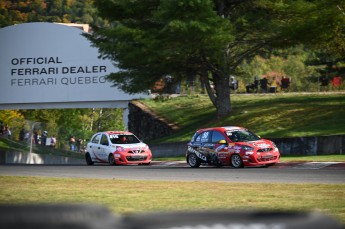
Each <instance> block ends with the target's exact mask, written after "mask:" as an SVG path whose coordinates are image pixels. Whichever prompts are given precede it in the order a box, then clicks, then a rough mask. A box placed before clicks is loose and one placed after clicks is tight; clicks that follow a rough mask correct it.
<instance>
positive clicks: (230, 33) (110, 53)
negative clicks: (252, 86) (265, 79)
mask: <svg viewBox="0 0 345 229" xmlns="http://www.w3.org/2000/svg"><path fill="white" fill-rule="evenodd" d="M25 22H63V23H82V24H84V23H86V24H90V25H92V27H93V28H94V33H93V34H90V35H88V38H89V39H90V40H91V41H92V42H93V43H94V45H95V46H97V47H98V48H99V50H100V51H101V53H102V55H103V57H104V58H110V59H112V60H113V61H114V63H115V64H116V65H117V66H118V67H119V68H120V69H121V71H120V72H118V73H114V74H111V75H110V76H109V79H111V80H113V82H114V84H116V85H118V86H119V87H121V88H122V89H123V90H125V91H127V92H139V91H146V90H147V89H149V88H152V87H153V85H154V84H155V83H156V82H157V81H159V80H160V79H161V78H162V76H172V79H174V80H175V81H177V82H185V81H188V80H189V79H190V78H192V79H195V78H198V79H201V81H202V85H204V87H205V89H206V91H207V93H208V95H209V97H210V100H211V101H212V103H213V104H214V106H215V107H216V108H217V112H218V113H217V117H218V118H222V117H225V116H228V115H230V114H231V110H232V107H231V100H230V94H231V91H230V88H229V84H230V77H231V76H235V77H236V78H237V79H238V80H239V81H240V82H241V84H242V85H240V86H241V87H242V90H244V87H245V84H246V83H248V82H251V81H252V80H253V77H254V76H255V75H259V76H263V75H269V74H274V73H275V74H278V76H282V75H286V76H289V77H292V79H293V81H292V82H293V84H292V85H291V89H292V90H295V91H301V90H311V91H317V90H319V87H318V85H319V82H318V79H319V77H320V76H321V75H323V74H326V73H331V74H338V73H342V74H343V72H341V69H344V64H343V63H344V61H345V26H344V25H345V3H344V1H343V0H299V1H292V0H283V1H276V0H241V1H239V0H205V1H200V0H164V1H160V0H145V1H143V0H131V1H128V0H11V1H6V0H3V1H0V27H5V26H9V25H14V24H19V23H25ZM338 70H339V71H338ZM240 89H241V88H240ZM6 112H8V111H1V112H0V118H1V119H0V120H2V121H4V122H8V123H11V122H12V123H13V122H14V120H20V119H23V120H24V119H27V120H34V121H36V122H40V123H44V124H42V125H41V124H39V125H38V127H39V128H40V129H41V130H42V131H43V130H44V129H49V132H50V133H51V134H59V135H60V136H61V139H62V140H63V141H67V138H68V136H69V135H80V137H83V138H86V136H88V135H90V133H92V132H94V131H97V130H104V129H111V128H116V129H121V128H124V127H123V124H122V115H121V111H118V110H116V109H66V110H38V111H33V110H26V111H11V115H9V116H8V117H13V118H12V119H9V118H6V117H7V116H6V115H8V113H6ZM5 113H6V114H5ZM1 114H2V116H1ZM115 120H121V122H120V123H119V122H117V121H115ZM29 126H30V125H29ZM25 128H26V129H30V127H25ZM79 132H80V133H79Z"/></svg>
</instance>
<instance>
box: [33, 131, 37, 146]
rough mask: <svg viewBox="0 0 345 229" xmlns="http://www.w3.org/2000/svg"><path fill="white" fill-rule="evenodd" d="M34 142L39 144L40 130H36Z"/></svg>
mask: <svg viewBox="0 0 345 229" xmlns="http://www.w3.org/2000/svg"><path fill="white" fill-rule="evenodd" d="M34 143H35V144H38V130H35V131H34Z"/></svg>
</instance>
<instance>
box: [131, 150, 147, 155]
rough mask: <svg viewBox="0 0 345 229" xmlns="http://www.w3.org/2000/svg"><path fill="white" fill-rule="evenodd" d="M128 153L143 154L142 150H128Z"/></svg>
mask: <svg viewBox="0 0 345 229" xmlns="http://www.w3.org/2000/svg"><path fill="white" fill-rule="evenodd" d="M128 153H131V154H139V153H145V151H144V150H130V151H128Z"/></svg>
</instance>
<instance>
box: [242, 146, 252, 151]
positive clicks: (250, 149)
mask: <svg viewBox="0 0 345 229" xmlns="http://www.w3.org/2000/svg"><path fill="white" fill-rule="evenodd" d="M242 149H243V150H245V151H253V150H254V148H253V147H250V146H242Z"/></svg>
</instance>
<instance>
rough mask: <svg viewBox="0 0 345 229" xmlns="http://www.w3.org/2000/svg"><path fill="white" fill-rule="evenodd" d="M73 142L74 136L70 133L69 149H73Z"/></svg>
mask: <svg viewBox="0 0 345 229" xmlns="http://www.w3.org/2000/svg"><path fill="white" fill-rule="evenodd" d="M74 144H75V138H74V136H73V135H72V136H71V137H70V138H69V146H70V150H72V151H74V146H75V145H74Z"/></svg>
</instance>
